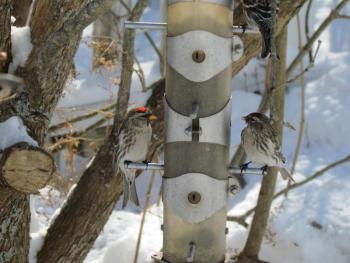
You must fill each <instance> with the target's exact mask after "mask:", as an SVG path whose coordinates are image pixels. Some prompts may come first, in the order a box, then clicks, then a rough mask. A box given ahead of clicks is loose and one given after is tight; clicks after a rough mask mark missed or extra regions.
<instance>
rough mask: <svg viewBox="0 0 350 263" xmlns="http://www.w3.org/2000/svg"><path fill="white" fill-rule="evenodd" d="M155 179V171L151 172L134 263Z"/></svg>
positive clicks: (135, 258)
mask: <svg viewBox="0 0 350 263" xmlns="http://www.w3.org/2000/svg"><path fill="white" fill-rule="evenodd" d="M155 177H156V171H155V170H153V171H152V175H151V178H150V179H149V183H148V189H147V194H146V201H145V206H144V207H143V211H142V218H141V224H140V229H139V234H138V237H137V243H136V250H135V256H134V263H137V260H138V257H139V252H140V245H141V239H142V232H143V227H144V225H145V220H146V214H147V210H148V207H149V205H150V200H151V196H152V188H153V183H154V179H155Z"/></svg>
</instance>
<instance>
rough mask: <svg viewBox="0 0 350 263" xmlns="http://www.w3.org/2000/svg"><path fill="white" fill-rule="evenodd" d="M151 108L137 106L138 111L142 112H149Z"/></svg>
mask: <svg viewBox="0 0 350 263" xmlns="http://www.w3.org/2000/svg"><path fill="white" fill-rule="evenodd" d="M148 111H149V110H148V109H147V108H146V107H137V108H136V112H140V113H145V112H148Z"/></svg>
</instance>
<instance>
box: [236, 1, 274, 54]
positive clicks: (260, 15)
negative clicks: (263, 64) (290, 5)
mask: <svg viewBox="0 0 350 263" xmlns="http://www.w3.org/2000/svg"><path fill="white" fill-rule="evenodd" d="M241 2H242V6H243V12H244V14H245V16H246V17H247V20H248V23H249V24H252V25H255V26H257V27H258V28H259V31H260V34H261V44H262V51H261V57H262V58H265V57H267V56H268V55H269V54H270V53H271V31H272V27H273V23H272V4H271V0H241ZM277 4H278V3H277Z"/></svg>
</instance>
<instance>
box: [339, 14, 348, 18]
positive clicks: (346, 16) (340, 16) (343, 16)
mask: <svg viewBox="0 0 350 263" xmlns="http://www.w3.org/2000/svg"><path fill="white" fill-rule="evenodd" d="M337 18H340V19H350V15H341V14H338V15H337Z"/></svg>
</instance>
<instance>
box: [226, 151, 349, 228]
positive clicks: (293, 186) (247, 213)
mask: <svg viewBox="0 0 350 263" xmlns="http://www.w3.org/2000/svg"><path fill="white" fill-rule="evenodd" d="M346 162H350V155H348V156H346V157H345V158H343V159H340V160H338V161H335V162H333V163H331V164H329V165H327V166H326V167H324V168H323V169H321V170H319V171H317V172H316V173H314V174H313V175H312V176H310V177H307V178H306V179H304V180H302V181H300V182H298V183H295V184H293V185H291V186H290V187H289V189H288V191H291V190H295V189H296V188H298V187H300V186H303V185H305V184H307V183H309V182H311V181H313V180H314V179H316V178H318V177H321V176H322V175H324V174H325V172H327V171H328V170H330V169H333V168H335V167H337V166H338V165H341V164H344V163H346ZM286 191H287V188H284V189H282V190H281V191H279V192H278V193H276V194H275V195H274V196H273V199H276V198H277V197H279V196H281V195H283V194H284V193H285V192H286ZM255 208H256V207H253V208H251V209H249V210H248V211H247V212H245V213H244V214H243V215H241V216H235V217H233V218H234V219H235V220H234V222H237V221H242V220H243V221H244V222H245V221H246V219H247V218H248V216H250V215H251V214H252V213H253V212H254V211H255ZM229 218H231V217H228V221H230V220H229Z"/></svg>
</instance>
